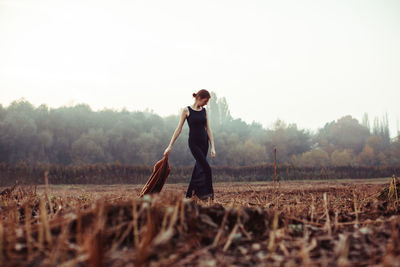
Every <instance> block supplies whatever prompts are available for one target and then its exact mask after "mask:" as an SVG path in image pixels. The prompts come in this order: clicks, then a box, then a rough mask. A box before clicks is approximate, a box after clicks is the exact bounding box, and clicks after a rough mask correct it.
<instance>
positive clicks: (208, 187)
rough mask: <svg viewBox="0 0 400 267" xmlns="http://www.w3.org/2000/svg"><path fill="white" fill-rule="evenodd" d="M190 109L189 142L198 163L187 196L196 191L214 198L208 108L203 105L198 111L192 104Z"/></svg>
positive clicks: (200, 194)
mask: <svg viewBox="0 0 400 267" xmlns="http://www.w3.org/2000/svg"><path fill="white" fill-rule="evenodd" d="M188 109H189V116H188V117H187V121H188V125H189V140H188V143H189V148H190V151H191V152H192V155H193V157H194V158H195V160H196V164H195V165H194V169H193V173H192V178H191V179H190V183H189V187H188V190H187V193H186V197H188V198H190V197H192V195H193V193H194V194H195V195H196V196H197V197H199V198H200V199H207V198H211V199H214V189H213V185H212V174H211V167H210V165H209V164H208V161H207V152H208V141H209V139H208V134H207V131H206V125H207V117H206V109H205V108H204V107H203V109H202V110H199V111H197V110H194V109H192V108H191V107H190V106H188Z"/></svg>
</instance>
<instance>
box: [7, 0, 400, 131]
mask: <svg viewBox="0 0 400 267" xmlns="http://www.w3.org/2000/svg"><path fill="white" fill-rule="evenodd" d="M202 88H205V89H208V90H209V91H214V92H216V94H217V96H218V97H225V98H226V99H227V101H228V104H229V106H230V110H231V114H232V116H233V117H234V118H241V119H243V120H245V121H246V122H248V123H251V122H252V121H256V122H259V123H261V124H262V125H263V126H265V127H270V126H271V125H272V123H273V122H274V121H275V120H276V119H278V118H279V119H282V120H284V121H286V122H287V123H296V124H297V125H298V126H299V127H300V128H306V129H310V130H316V129H317V128H320V127H323V126H324V124H325V123H326V122H329V121H332V120H337V119H338V118H340V117H342V116H344V115H352V116H353V117H355V118H357V119H358V120H359V121H361V118H362V115H363V113H364V112H367V113H368V114H369V116H370V120H371V122H370V123H371V125H372V123H373V118H374V117H375V116H379V117H382V116H383V115H384V114H385V113H387V114H388V117H389V123H390V126H391V134H392V135H394V134H395V132H396V131H397V129H398V128H399V126H398V124H399V123H398V121H399V119H400V101H399V100H400V1H398V0H392V1H389V0H376V1H371V0H360V1H353V0H341V1H337V0H335V1H333V0H332V1H323V0H315V1H304V0H302V1H298V0H284V1H281V0H279V1H277V0H271V1H269V0H263V1H256V0H243V1H238V0H226V1H219V0H212V1H207V0H201V1H190V0H182V1H176V0H168V1H165V0H159V1H152V0H144V1H134V0H130V1H123V0H113V1H111V0H110V1H105V0H104V1H101V0H65V1H60V0H35V1H32V0H0V104H2V105H3V106H8V105H9V104H10V103H11V102H12V101H13V100H17V99H20V98H22V97H23V98H25V99H27V100H28V101H29V102H31V103H32V104H34V105H35V106H38V105H40V104H47V105H48V106H50V107H60V106H63V105H75V104H77V103H86V104H89V105H90V106H91V107H92V108H93V109H94V110H101V109H103V108H113V109H117V110H120V109H122V108H124V107H125V108H127V109H128V110H130V111H134V110H144V109H146V108H149V109H152V110H154V112H155V113H157V114H159V115H161V116H167V115H170V114H178V111H179V110H180V109H181V108H182V107H184V106H187V105H190V104H192V102H193V99H192V96H191V95H192V93H193V92H195V91H197V90H199V89H202ZM177 123H178V122H177Z"/></svg>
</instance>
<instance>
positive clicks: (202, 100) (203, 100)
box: [198, 98, 209, 107]
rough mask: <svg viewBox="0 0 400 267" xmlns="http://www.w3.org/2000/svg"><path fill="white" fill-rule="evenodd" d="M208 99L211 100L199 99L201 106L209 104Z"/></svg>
mask: <svg viewBox="0 0 400 267" xmlns="http://www.w3.org/2000/svg"><path fill="white" fill-rule="evenodd" d="M208 100H209V98H200V99H199V100H198V101H199V104H200V106H202V107H203V106H205V105H207V103H208Z"/></svg>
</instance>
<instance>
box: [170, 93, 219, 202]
mask: <svg viewBox="0 0 400 267" xmlns="http://www.w3.org/2000/svg"><path fill="white" fill-rule="evenodd" d="M193 97H194V98H195V101H194V104H193V105H192V106H187V107H185V108H184V109H183V111H182V114H181V118H180V121H179V124H178V127H177V128H176V130H175V132H174V134H173V136H172V138H171V142H170V143H169V145H168V147H167V148H166V149H165V152H164V155H167V154H169V153H170V152H171V149H172V145H173V144H174V143H175V140H176V139H177V138H178V136H179V134H180V133H181V131H182V127H183V124H184V123H185V120H186V119H187V122H188V125H189V141H188V143H189V148H190V151H191V152H192V155H193V157H194V158H195V160H196V164H195V166H194V169H193V173H192V178H191V180H190V183H189V187H188V190H187V193H186V197H188V198H190V197H192V193H193V192H194V194H195V195H196V196H197V197H199V198H200V199H202V200H206V199H209V198H210V199H214V189H213V185H212V175H211V167H210V165H209V164H208V162H207V152H208V142H210V145H211V158H214V157H215V148H214V139H213V136H212V132H211V128H210V124H209V119H208V114H207V112H206V109H205V107H204V106H205V105H207V103H208V100H209V99H210V97H211V96H210V93H209V92H208V91H207V90H204V89H202V90H200V91H198V92H197V93H194V94H193Z"/></svg>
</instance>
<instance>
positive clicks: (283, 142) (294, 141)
mask: <svg viewBox="0 0 400 267" xmlns="http://www.w3.org/2000/svg"><path fill="white" fill-rule="evenodd" d="M265 146H266V151H268V152H269V153H270V155H271V156H269V158H270V159H273V156H272V153H273V151H274V148H275V147H276V149H277V151H278V155H279V156H278V158H279V161H280V162H287V161H289V160H290V157H291V155H297V154H302V153H304V152H306V151H308V150H310V148H311V135H310V133H309V132H308V131H306V130H299V129H298V128H297V125H296V124H289V125H287V124H286V123H285V122H284V121H282V120H277V121H275V123H274V125H273V127H272V129H268V130H267V131H266V135H265Z"/></svg>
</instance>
